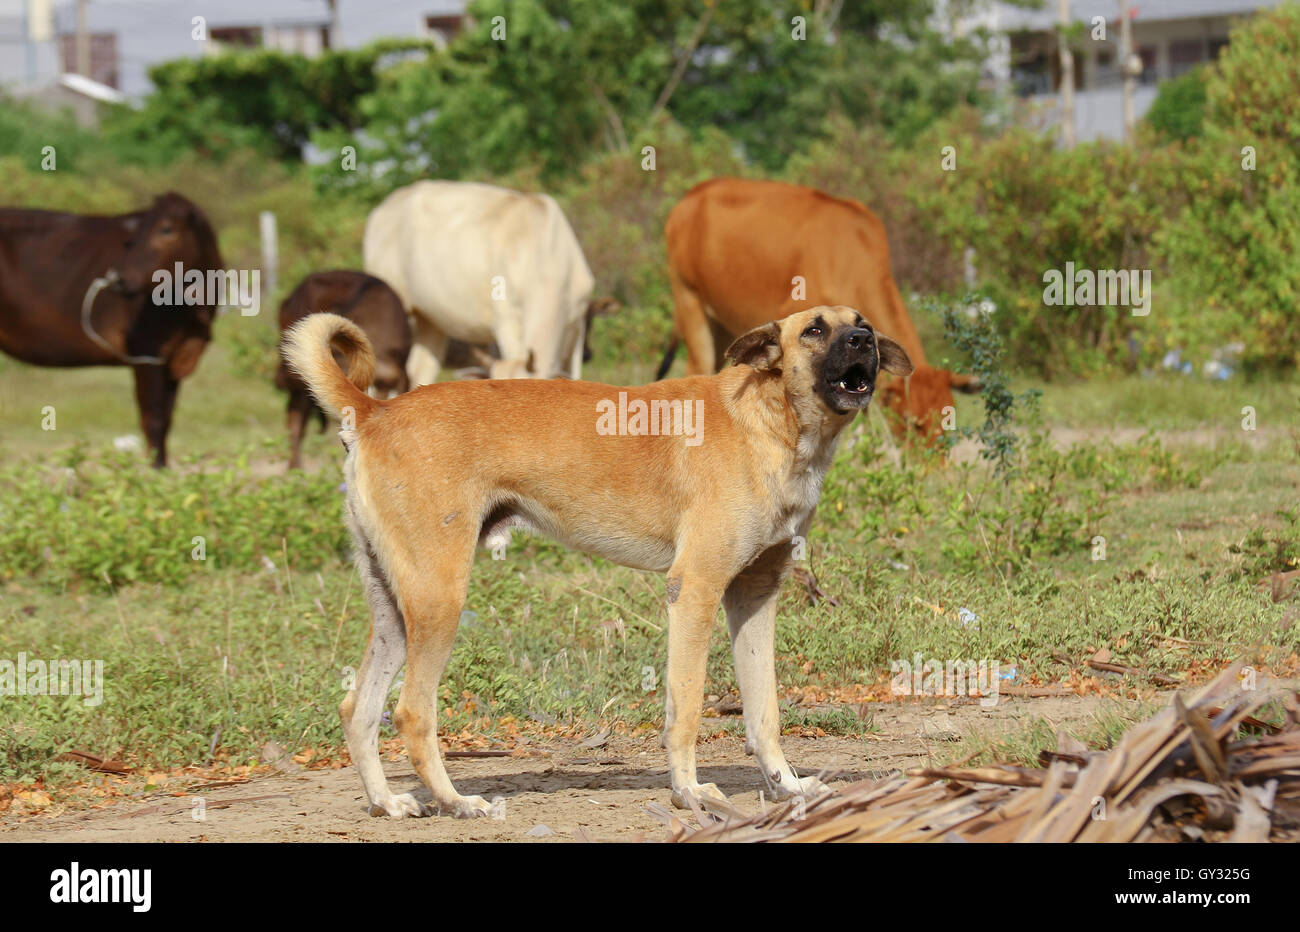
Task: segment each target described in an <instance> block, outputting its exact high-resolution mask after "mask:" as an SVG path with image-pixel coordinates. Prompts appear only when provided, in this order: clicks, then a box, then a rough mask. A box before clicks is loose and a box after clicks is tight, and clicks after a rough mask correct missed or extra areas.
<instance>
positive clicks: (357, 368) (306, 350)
mask: <svg viewBox="0 0 1300 932" xmlns="http://www.w3.org/2000/svg"><path fill="white" fill-rule="evenodd" d="M332 348H337V349H339V350H341V351H342V352H343V354H344V356H345V357H346V359H347V365H348V372H347V375H344V374H343V370H342V369H340V368H339V366H338V363H336V362H335V361H334V353H333V351H332ZM283 352H284V359H285V362H287V363H288V364H289V367H290V368H291V369H293V371H294V372H297V373H298V375H300V376H302V379H303V381H304V382H306V383H307V387H308V388H310V389H311V393H312V395H313V396H315V398H316V401H317V402H318V403H319V404H320V406H321V407H322V408H324V409H325V410H326V411H328V412H329V413H330V414H332V415H334V416H335V417H337V418H340V419H342V418H343V416H344V413H345V409H347V408H351V409H352V410H353V412H355V424H356V425H357V426H360V424H361V423H362V422H363V421H364V420H365V419H366V418H367V417H369V415H370V414H371V413H372V412H373V411H374V410H375V408H377V407H379V405H380V404H382V402H380V401H378V400H377V399H374V398H371V397H370V396H369V395H367V394H366V391H365V390H366V389H367V388H369V387H370V382H371V381H372V380H373V379H374V377H375V351H374V350H373V349H371V347H370V340H369V339H368V338H367V337H366V335H365V333H364V332H362V330H361V328H360V327H358V326H357V325H356V324H354V323H353V322H352V321H350V320H348V319H347V318H345V317H340V316H339V315H338V314H309V315H307V316H306V317H304V318H303V319H302V320H300V321H299V322H298V323H296V324H294V325H293V328H292V329H290V330H289V332H288V333H287V334H286V335H285V340H284V351H283Z"/></svg>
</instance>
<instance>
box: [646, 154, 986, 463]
mask: <svg viewBox="0 0 1300 932" xmlns="http://www.w3.org/2000/svg"><path fill="white" fill-rule="evenodd" d="M664 233H665V235H666V236H667V239H668V263H669V274H670V277H671V281H672V289H673V303H674V317H675V327H674V329H675V331H676V332H675V335H674V337H673V342H672V343H671V345H670V346H669V348H668V352H667V354H666V355H665V357H664V361H663V363H662V365H661V366H660V368H659V372H658V374H657V376H656V378H660V379H662V378H663V377H664V376H665V375H666V374H667V372H668V369H669V367H670V366H671V365H672V360H673V355H674V354H675V353H676V350H677V344H678V341H679V340H684V341H685V342H686V351H687V359H686V374H687V375H700V374H704V373H710V372H716V371H717V370H718V369H719V368H721V367H722V364H723V358H722V354H723V352H724V351H725V350H726V348H727V346H728V345H729V344H730V343H731V341H732V339H734V338H735V337H737V336H739V335H740V334H742V333H746V332H748V331H750V330H752V329H753V328H755V327H758V326H761V325H763V324H765V323H767V322H768V321H772V320H780V319H781V318H783V317H786V316H788V315H790V314H793V313H795V312H796V311H802V310H806V309H807V308H810V307H816V306H818V305H823V304H824V305H847V306H849V307H852V308H856V309H857V310H859V311H861V313H862V314H863V316H865V317H866V318H867V320H868V321H870V323H871V324H872V326H874V327H875V328H876V329H877V330H879V331H880V332H881V333H883V334H885V335H887V336H889V337H892V338H893V339H894V340H896V341H898V343H899V344H900V345H901V346H902V347H903V349H904V350H905V351H906V352H907V355H908V356H909V357H910V358H911V360H912V363H913V364H914V365H915V367H916V370H915V371H914V372H913V373H912V375H911V376H909V377H908V378H907V379H905V380H899V379H889V381H888V382H886V381H885V380H886V379H888V378H889V377H888V376H883V377H882V378H881V380H880V386H881V388H882V390H883V395H882V398H881V401H882V404H883V405H884V406H885V407H887V408H888V409H889V410H891V411H892V412H894V414H896V415H897V417H892V418H890V421H891V425H892V426H893V428H894V431H895V433H896V434H898V435H899V436H900V437H902V436H904V435H905V432H906V430H907V427H908V425H909V424H910V425H911V427H912V429H913V430H914V431H915V432H917V433H918V434H919V435H920V436H921V437H923V438H925V439H926V440H927V441H931V440H933V439H934V438H935V437H937V436H938V435H939V427H940V424H939V417H938V414H939V412H940V411H941V410H942V409H943V408H944V406H945V405H950V404H952V389H953V388H955V389H957V390H958V391H965V392H971V391H979V384H978V382H977V380H976V379H974V378H972V377H971V376H963V375H955V374H953V373H951V372H949V371H947V370H946V369H935V368H934V367H932V366H930V365H928V364H927V363H926V361H925V352H924V351H923V350H922V349H921V341H920V339H919V338H918V337H917V334H916V327H915V326H913V324H912V320H911V318H910V317H909V316H908V314H907V308H905V307H904V306H903V299H902V296H901V295H900V294H899V293H898V286H897V285H895V284H894V278H893V275H892V274H891V273H890V267H889V245H888V242H887V241H886V239H885V229H884V226H883V225H882V224H881V222H880V220H879V218H877V217H876V215H875V214H873V213H872V212H871V211H870V210H868V209H867V208H866V207H864V206H863V205H862V204H860V203H858V202H857V201H853V200H848V199H846V198H837V197H831V196H830V195H829V194H825V193H823V192H821V191H818V190H816V189H814V188H807V187H803V186H800V185H793V184H784V183H781V182H776V181H749V180H745V179H741V178H715V179H713V180H712V181H706V182H704V183H703V184H699V185H696V186H695V187H694V188H692V189H691V190H690V191H689V192H688V193H687V194H686V196H685V197H684V198H682V200H681V201H680V202H679V203H678V204H677V205H676V206H675V207H674V208H673V209H672V212H671V213H670V214H669V215H668V222H667V223H666V224H665V226H664ZM801 283H802V290H800V288H799V286H800V284H801Z"/></svg>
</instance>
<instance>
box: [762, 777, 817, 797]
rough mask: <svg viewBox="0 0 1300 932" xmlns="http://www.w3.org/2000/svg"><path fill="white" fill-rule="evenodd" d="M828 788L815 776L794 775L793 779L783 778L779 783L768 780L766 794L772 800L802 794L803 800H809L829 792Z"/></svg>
mask: <svg viewBox="0 0 1300 932" xmlns="http://www.w3.org/2000/svg"><path fill="white" fill-rule="evenodd" d="M830 789H831V788H830V787H829V786H827V785H826V784H825V783H823V782H822V781H821V780H819V779H817V778H816V777H803V778H802V779H800V778H797V777H796V778H795V779H794V780H783V781H782V782H780V783H772V782H770V781H769V782H768V796H769V798H770V799H771V800H772V801H773V802H780V801H781V800H783V799H792V798H793V797H795V796H802V797H803V798H804V799H805V800H808V801H811V800H813V799H815V798H817V797H818V796H821V795H822V794H823V793H829V792H830Z"/></svg>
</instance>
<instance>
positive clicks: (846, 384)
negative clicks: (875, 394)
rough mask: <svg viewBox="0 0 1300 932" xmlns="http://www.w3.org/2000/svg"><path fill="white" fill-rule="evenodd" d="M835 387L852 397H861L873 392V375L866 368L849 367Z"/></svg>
mask: <svg viewBox="0 0 1300 932" xmlns="http://www.w3.org/2000/svg"><path fill="white" fill-rule="evenodd" d="M835 387H836V388H837V389H839V390H840V391H842V392H848V393H849V394H850V395H861V394H864V393H865V392H868V391H870V390H871V373H869V372H868V371H867V367H866V366H856V365H855V366H849V367H848V368H847V369H845V370H844V374H843V375H841V376H840V378H839V381H838V382H836V383H835Z"/></svg>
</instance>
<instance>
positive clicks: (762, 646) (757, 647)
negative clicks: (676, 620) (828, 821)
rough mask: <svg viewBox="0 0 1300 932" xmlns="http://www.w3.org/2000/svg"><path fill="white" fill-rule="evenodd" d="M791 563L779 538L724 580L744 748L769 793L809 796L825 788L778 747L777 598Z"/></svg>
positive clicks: (780, 796) (778, 796)
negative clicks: (802, 772)
mask: <svg viewBox="0 0 1300 932" xmlns="http://www.w3.org/2000/svg"><path fill="white" fill-rule="evenodd" d="M789 569H790V545H789V544H778V545H777V546H775V547H772V548H770V549H768V550H766V551H764V552H763V553H762V554H761V555H760V556H759V558H758V559H757V560H755V561H754V562H753V563H751V564H750V565H749V566H748V567H746V568H745V570H744V571H743V572H742V573H741V574H740V575H739V576H737V577H736V578H735V579H733V580H732V581H731V584H730V585H728V586H727V592H726V595H725V596H724V597H723V601H722V604H723V606H724V607H725V608H726V610H727V627H728V628H729V629H730V632H731V651H732V655H733V656H734V657H735V660H736V680H737V681H738V682H739V683H740V698H741V702H742V703H743V704H744V710H745V750H746V751H747V752H748V753H750V754H753V755H754V756H755V758H757V760H758V766H759V769H760V770H761V771H762V772H763V782H764V783H765V784H766V785H767V791H768V793H769V794H770V796H771V798H772V799H787V798H789V797H791V796H804V797H812V796H815V795H817V794H818V793H820V792H821V791H823V790H825V789H826V786H825V784H823V783H822V782H821V780H819V779H817V778H816V777H804V778H802V779H800V778H799V777H798V776H796V775H795V772H794V770H793V769H792V768H791V767H790V765H789V763H787V762H786V759H785V755H784V754H783V753H782V752H781V741H780V735H781V710H780V707H779V706H778V705H777V685H776V656H775V654H776V643H775V641H776V602H777V596H778V595H779V594H780V591H781V583H782V582H783V581H784V580H785V577H786V575H787V573H788V572H789Z"/></svg>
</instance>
